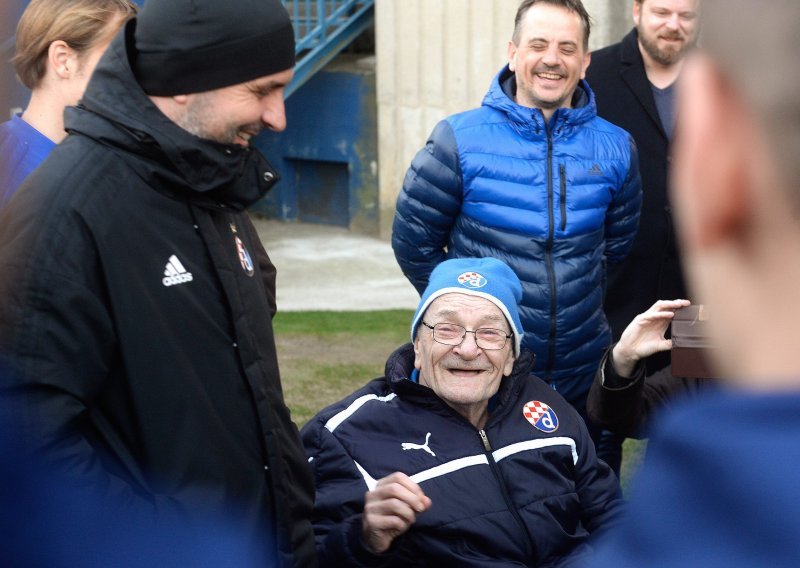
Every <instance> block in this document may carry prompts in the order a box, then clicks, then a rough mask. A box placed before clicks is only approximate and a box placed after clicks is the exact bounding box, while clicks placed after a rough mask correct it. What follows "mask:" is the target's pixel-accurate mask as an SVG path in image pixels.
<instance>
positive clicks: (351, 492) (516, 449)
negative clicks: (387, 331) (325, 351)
mask: <svg viewBox="0 0 800 568" xmlns="http://www.w3.org/2000/svg"><path fill="white" fill-rule="evenodd" d="M532 365H533V356H532V354H531V353H530V352H529V351H525V350H523V352H522V355H521V356H520V358H519V360H518V361H517V362H516V364H515V366H514V370H513V372H512V374H511V375H510V376H508V377H505V378H504V379H503V381H502V383H501V386H500V390H499V391H498V393H497V395H496V397H495V400H494V403H495V404H494V408H493V410H492V413H491V416H490V418H489V420H488V422H487V424H486V426H485V428H484V430H482V431H480V432H479V431H478V430H476V429H475V427H474V426H473V425H472V424H470V423H469V422H468V421H467V420H465V419H464V418H463V417H462V416H460V415H459V414H458V413H456V412H455V411H454V410H453V409H452V408H450V407H449V406H447V404H445V403H444V402H443V401H442V400H441V399H440V398H439V397H437V396H436V395H435V394H434V393H433V391H432V390H431V389H429V388H428V387H425V386H421V385H419V384H416V383H413V382H411V381H410V380H408V377H409V376H410V373H411V371H412V370H413V368H414V352H413V348H412V346H411V344H408V345H405V346H404V347H402V348H400V349H399V350H397V351H395V353H394V354H393V355H392V356H391V357H390V358H389V360H388V361H387V363H386V377H384V378H380V379H375V380H373V381H372V382H370V383H369V384H367V385H366V386H365V387H363V388H361V389H359V390H358V391H356V392H355V393H353V394H352V395H350V396H348V397H347V398H345V399H344V400H342V401H340V402H338V403H336V404H334V405H332V406H329V407H328V408H326V409H325V410H323V411H322V412H320V413H319V414H318V415H317V416H316V417H315V418H314V419H313V420H311V421H310V422H309V423H308V424H306V425H305V426H304V427H303V430H302V436H303V443H304V444H305V447H306V453H307V454H308V456H309V459H310V460H311V467H312V469H313V471H314V476H315V479H316V482H317V498H316V504H315V511H314V530H315V532H316V535H317V549H318V551H319V554H320V562H321V563H322V564H323V565H325V566H348V567H355V566H397V567H400V566H430V567H437V568H438V567H444V566H472V567H477V566H484V567H487V566H504V567H508V566H529V567H538V568H545V567H547V568H555V567H558V568H567V567H570V568H572V567H575V566H579V565H582V562H584V561H586V559H587V558H589V557H590V556H591V554H592V552H593V550H592V548H591V546H590V544H589V540H590V536H596V535H597V534H598V533H599V532H600V531H601V530H604V529H607V528H610V527H611V526H612V525H613V524H614V523H615V522H616V521H617V519H618V517H619V513H620V512H621V505H622V500H621V494H620V489H619V483H618V482H617V478H616V476H615V475H614V473H613V472H612V471H611V470H610V469H609V467H608V466H607V465H606V464H605V463H603V462H602V461H600V460H598V459H597V457H596V455H595V451H594V446H593V444H592V441H591V438H589V434H588V432H587V430H586V426H585V425H584V423H583V420H581V418H580V416H579V415H578V414H577V412H575V410H574V409H573V408H572V407H571V406H570V405H569V404H568V403H567V402H566V401H565V400H564V399H563V398H562V397H561V396H560V395H559V394H558V393H556V392H555V391H554V390H553V389H552V388H550V386H549V385H547V384H546V383H545V382H544V381H541V380H539V379H538V378H536V377H534V376H532V375H531V374H530V372H531V367H532ZM548 408H549V410H548ZM537 410H538V411H540V412H541V411H542V410H544V411H546V412H547V415H544V414H540V413H537ZM395 471H401V472H403V473H405V474H406V475H408V476H410V477H411V479H412V480H414V481H416V482H417V483H419V484H420V487H421V488H422V490H423V491H424V492H425V494H426V495H428V497H430V498H431V501H432V506H431V508H430V509H429V510H428V511H426V512H425V513H422V514H421V515H419V516H418V517H417V520H416V522H415V523H414V524H413V525H412V526H411V528H410V529H409V531H408V532H406V533H405V534H403V535H401V536H400V537H398V538H397V539H396V540H395V541H394V542H393V543H392V547H391V548H390V549H389V551H387V553H386V554H382V555H374V554H371V553H370V552H369V551H368V550H367V549H366V548H365V546H364V545H363V544H362V541H361V538H360V535H361V522H362V519H361V513H362V511H363V508H364V494H365V492H366V491H367V490H368V489H372V488H374V486H375V484H376V482H377V481H378V480H379V479H381V478H383V477H385V476H387V475H390V474H391V473H393V472H395Z"/></svg>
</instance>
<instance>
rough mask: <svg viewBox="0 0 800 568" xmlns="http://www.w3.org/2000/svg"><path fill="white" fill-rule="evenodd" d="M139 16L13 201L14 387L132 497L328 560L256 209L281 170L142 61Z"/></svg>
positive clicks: (0, 317)
mask: <svg viewBox="0 0 800 568" xmlns="http://www.w3.org/2000/svg"><path fill="white" fill-rule="evenodd" d="M133 26H135V21H134V22H129V23H128V24H127V26H126V28H125V31H124V33H122V34H120V35H119V36H118V37H117V38H116V39H115V40H114V42H113V43H112V46H111V47H110V49H109V51H108V52H107V54H106V55H105V57H104V58H103V59H102V61H101V62H100V64H99V66H98V67H97V70H96V71H95V74H94V76H93V78H92V80H91V82H90V84H89V86H88V89H87V92H86V94H85V96H84V99H83V101H82V104H81V105H80V106H79V107H77V108H72V109H68V111H67V113H66V128H67V130H68V131H69V133H70V135H69V136H68V137H67V138H66V140H65V141H64V142H63V143H62V144H61V145H59V146H58V147H57V148H56V149H55V151H54V152H53V153H52V154H51V156H50V157H49V158H48V160H47V161H46V162H45V164H43V165H42V167H41V168H40V169H39V170H37V171H36V172H35V173H34V174H33V175H32V176H30V177H29V178H28V180H27V182H26V184H25V185H24V186H23V188H22V189H21V190H20V192H19V194H18V196H17V199H15V200H13V203H11V204H10V205H9V206H8V207H7V208H6V209H5V210H4V212H3V217H2V219H0V247H1V248H0V280H1V281H2V284H0V293H2V297H3V302H2V304H0V340H2V351H3V356H4V357H5V358H6V360H7V363H8V364H9V365H10V368H11V369H12V371H13V374H14V376H15V378H14V379H13V380H10V381H9V380H6V384H5V385H4V388H3V393H4V395H5V396H6V397H9V398H10V399H11V400H13V401H16V407H17V408H18V409H19V410H21V411H22V414H23V416H22V418H21V419H24V420H25V421H26V425H27V426H28V427H30V430H29V433H30V434H31V435H32V436H33V441H34V443H35V444H36V446H37V447H40V448H43V449H45V451H46V457H47V459H48V460H49V462H48V463H51V465H52V466H53V467H56V468H58V469H60V470H63V471H65V472H67V473H70V474H74V475H75V476H76V477H77V478H78V479H81V480H85V481H86V482H87V483H88V484H90V485H92V486H94V487H96V488H98V489H99V490H101V491H103V493H104V498H106V499H108V500H110V501H111V502H113V503H114V504H115V506H116V507H117V508H118V510H119V513H120V514H125V513H126V511H134V510H137V511H141V510H142V509H147V510H150V511H152V512H153V513H156V514H155V517H154V518H155V519H163V518H173V517H174V516H175V515H177V516H178V517H179V518H184V517H185V518H187V519H193V518H213V519H222V518H224V519H226V520H229V521H230V523H232V525H233V526H234V527H235V528H236V533H237V534H239V535H244V536H247V537H248V538H249V539H250V540H251V541H252V542H256V543H258V546H265V547H266V548H267V551H268V554H269V555H270V556H271V557H272V558H274V559H275V561H274V562H270V563H269V564H270V565H273V564H274V565H281V566H298V567H300V566H302V567H307V566H312V565H314V564H315V560H314V558H313V556H314V547H313V533H312V528H311V524H310V513H311V508H312V504H313V487H312V479H311V475H310V472H309V469H308V465H307V463H306V459H305V457H304V455H303V450H302V446H301V443H300V438H299V435H298V431H297V428H296V426H295V425H294V424H293V423H292V421H291V419H290V416H289V411H288V409H287V407H286V405H285V404H284V400H283V394H282V390H281V384H280V378H279V374H278V366H277V359H276V352H275V342H274V337H273V331H272V324H271V320H270V309H271V308H272V306H271V302H272V301H271V300H270V294H271V290H270V289H269V288H270V286H271V283H272V282H274V274H273V273H272V267H271V264H270V263H269V261H268V258H267V257H266V253H264V252H263V249H262V248H261V245H260V243H259V240H258V237H257V235H256V232H255V230H254V228H253V227H252V225H251V223H250V221H249V219H248V217H247V214H246V213H245V212H244V208H245V207H246V206H248V205H249V204H251V203H252V202H254V201H255V200H256V199H258V198H260V197H261V196H263V195H264V194H265V193H266V192H267V190H268V189H269V188H270V186H271V185H272V184H273V183H274V181H275V179H276V175H275V172H274V171H273V170H272V169H271V167H270V166H269V164H267V162H266V161H265V160H264V158H263V157H262V156H261V155H260V154H259V153H258V152H255V151H250V150H246V149H243V148H240V147H237V146H229V145H222V144H217V143H213V142H210V141H204V140H201V139H199V138H197V137H195V136H192V135H190V134H189V133H187V132H186V131H184V130H183V129H181V128H179V127H178V126H177V125H175V124H174V123H172V122H171V121H170V120H168V119H167V118H166V117H164V115H163V114H161V113H160V111H158V109H157V108H156V107H155V106H154V105H153V104H152V103H151V101H150V100H149V98H148V97H147V96H146V95H145V94H144V92H143V91H142V90H141V88H140V87H139V86H138V84H137V83H136V81H135V79H134V77H133V75H132V73H131V70H130V65H129V60H128V57H129V55H128V54H129V53H130V48H129V46H130V45H132V42H133V29H134V27H133ZM181 522H182V521H181Z"/></svg>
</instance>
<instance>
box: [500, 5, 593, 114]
mask: <svg viewBox="0 0 800 568" xmlns="http://www.w3.org/2000/svg"><path fill="white" fill-rule="evenodd" d="M584 41H585V32H584V29H583V24H582V22H581V18H580V16H579V15H578V14H576V13H574V12H570V11H569V10H567V9H566V8H562V7H560V6H553V5H551V4H534V5H533V6H531V7H530V8H529V9H528V11H527V12H525V16H524V17H523V19H522V21H521V22H520V27H519V34H518V37H516V41H510V42H509V44H508V60H509V67H510V68H511V70H512V71H514V74H515V75H516V79H517V95H516V101H517V104H519V105H522V106H526V107H530V108H538V109H541V110H542V111H544V112H545V116H549V115H550V114H551V113H552V111H554V110H555V109H557V108H560V107H569V106H570V105H571V103H572V95H573V93H574V92H575V88H576V87H577V85H578V81H580V80H581V79H582V78H583V77H584V76H585V74H586V68H587V67H588V66H589V59H590V57H589V53H588V52H587V50H586V49H585V47H584Z"/></svg>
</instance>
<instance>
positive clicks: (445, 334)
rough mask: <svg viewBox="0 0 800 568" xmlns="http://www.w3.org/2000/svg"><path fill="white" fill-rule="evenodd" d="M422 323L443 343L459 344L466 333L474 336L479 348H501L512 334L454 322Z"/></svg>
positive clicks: (437, 341) (434, 337)
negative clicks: (473, 328)
mask: <svg viewBox="0 0 800 568" xmlns="http://www.w3.org/2000/svg"><path fill="white" fill-rule="evenodd" d="M421 323H422V325H424V326H425V327H427V328H428V329H430V330H433V340H434V341H435V342H436V343H441V344H443V345H461V343H462V342H463V341H464V338H465V337H466V336H467V334H468V333H471V334H472V335H474V336H475V344H476V345H477V346H478V347H480V348H481V349H502V348H503V347H505V346H506V340H507V339H508V338H510V337H514V336H513V335H508V334H507V333H506V332H505V331H503V330H502V329H494V328H491V327H482V328H480V329H476V330H475V331H472V330H469V329H467V328H466V327H464V326H463V325H457V324H454V323H437V324H435V325H430V324H427V323H425V322H424V321H423V322H421Z"/></svg>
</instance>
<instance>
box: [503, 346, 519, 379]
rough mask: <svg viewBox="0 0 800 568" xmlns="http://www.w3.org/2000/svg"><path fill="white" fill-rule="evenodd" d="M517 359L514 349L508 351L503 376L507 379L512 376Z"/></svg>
mask: <svg viewBox="0 0 800 568" xmlns="http://www.w3.org/2000/svg"><path fill="white" fill-rule="evenodd" d="M515 360H516V358H515V357H514V348H513V347H512V348H511V349H509V351H508V357H506V362H505V364H504V365H503V376H504V377H507V376H509V375H510V374H511V371H512V370H513V369H514V361H515Z"/></svg>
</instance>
